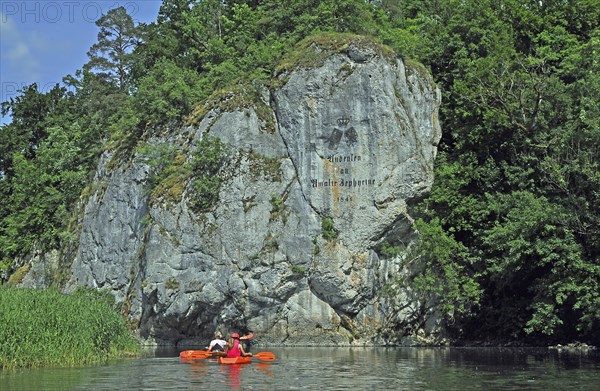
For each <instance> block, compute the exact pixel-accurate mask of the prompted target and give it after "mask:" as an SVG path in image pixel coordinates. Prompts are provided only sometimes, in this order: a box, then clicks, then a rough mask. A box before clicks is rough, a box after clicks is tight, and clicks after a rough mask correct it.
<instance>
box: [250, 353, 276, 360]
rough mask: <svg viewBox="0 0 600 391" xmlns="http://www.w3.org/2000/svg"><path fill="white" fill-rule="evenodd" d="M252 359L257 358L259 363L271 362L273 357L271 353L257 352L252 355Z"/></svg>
mask: <svg viewBox="0 0 600 391" xmlns="http://www.w3.org/2000/svg"><path fill="white" fill-rule="evenodd" d="M252 357H253V358H258V359H259V360H261V361H273V360H275V355H274V354H273V353H271V352H259V353H255V354H253V355H252Z"/></svg>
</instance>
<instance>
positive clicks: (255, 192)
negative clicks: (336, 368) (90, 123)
mask: <svg viewBox="0 0 600 391" xmlns="http://www.w3.org/2000/svg"><path fill="white" fill-rule="evenodd" d="M285 77H286V79H285V82H284V83H283V86H282V87H281V88H278V89H275V90H272V91H270V92H269V93H266V94H265V95H264V97H263V102H262V103H261V104H263V105H266V106H268V107H269V108H270V110H271V114H270V115H271V116H272V121H274V124H275V126H274V129H270V128H269V126H266V124H265V118H260V117H259V115H258V114H257V110H255V109H253V108H245V109H238V110H234V111H227V112H226V111H219V110H213V111H211V112H210V113H209V114H207V115H206V116H205V117H204V119H203V120H202V121H201V122H200V124H199V125H197V126H194V127H190V128H184V129H180V130H178V132H175V133H174V134H170V135H168V136H165V137H164V138H163V139H160V140H154V142H156V143H159V142H168V143H171V144H173V145H179V147H180V148H181V149H182V150H183V149H185V148H188V149H189V148H193V145H194V144H193V140H198V139H201V138H203V137H207V136H210V137H218V138H219V139H221V141H223V142H224V143H225V144H227V145H228V146H229V150H230V153H229V154H228V156H227V162H226V167H225V170H224V173H223V185H222V187H221V190H220V195H219V203H218V206H217V207H216V208H215V209H214V210H213V211H211V212H209V213H195V212H193V211H192V210H191V209H190V207H189V205H190V202H189V201H190V199H189V197H192V195H191V193H190V192H189V184H185V185H186V189H188V190H186V192H184V193H183V196H182V199H181V201H180V202H178V203H176V204H175V205H173V204H162V203H160V202H158V203H157V202H155V203H152V204H150V202H149V197H148V193H147V191H145V190H144V186H145V185H146V182H147V179H148V172H149V167H148V166H146V165H145V164H144V163H143V162H141V161H140V160H139V159H138V160H136V159H135V158H134V159H133V161H131V162H127V163H126V164H123V165H122V166H120V167H117V168H116V169H113V170H110V171H109V170H108V169H107V165H106V161H104V162H102V163H101V165H100V167H99V171H98V178H97V181H98V183H102V188H101V189H99V190H98V191H97V192H96V194H95V195H94V196H93V197H92V198H91V199H90V200H89V202H88V204H87V207H86V210H85V216H84V219H83V224H82V232H81V240H80V247H79V251H78V254H77V256H76V259H75V261H74V263H73V266H72V277H71V280H70V282H69V287H71V288H72V287H75V286H77V285H86V286H91V287H97V288H104V289H110V290H111V291H112V292H113V293H114V294H115V296H116V297H117V299H119V300H120V301H123V302H124V303H125V304H126V310H127V311H128V314H129V316H130V318H131V319H132V320H133V321H135V322H138V324H139V330H140V335H141V337H142V338H144V339H145V340H147V341H148V342H152V343H180V344H181V343H186V342H200V341H206V339H207V338H208V337H209V336H210V334H212V332H213V331H214V330H215V329H216V328H219V329H221V330H223V331H228V330H236V331H241V332H245V331H249V330H251V331H253V332H254V334H255V338H256V341H257V342H269V343H280V344H352V343H354V344H370V343H374V342H378V341H380V340H379V339H378V334H379V333H380V332H381V331H382V330H383V329H384V328H385V327H386V325H385V308H384V307H383V305H384V302H383V300H382V299H381V298H380V291H381V288H382V287H383V286H384V285H385V283H386V282H388V281H389V280H390V279H391V278H392V277H394V276H395V275H396V274H397V273H400V272H401V269H402V268H401V264H400V259H401V257H397V258H395V259H382V258H380V257H379V255H378V254H377V252H376V248H377V246H379V245H380V244H381V242H382V240H383V239H385V238H390V237H393V238H394V240H396V241H397V242H399V243H405V244H407V245H408V244H409V243H410V242H411V241H412V240H413V239H414V237H415V236H414V235H415V233H414V232H413V229H412V224H411V221H412V220H411V217H410V215H409V204H410V203H411V202H412V201H413V200H416V199H419V198H420V197H422V196H423V195H424V194H425V193H426V192H427V191H428V190H429V189H430V186H431V184H432V181H433V162H434V157H435V153H436V145H437V143H438V141H439V139H440V136H441V132H440V127H439V124H438V119H437V118H438V117H437V116H438V107H439V104H440V92H439V90H438V89H437V88H436V87H435V85H434V84H433V82H432V80H431V78H430V77H429V76H428V75H427V74H426V73H425V72H423V71H422V69H420V68H418V67H417V66H412V67H410V66H407V64H406V63H405V62H403V61H401V60H394V61H390V60H389V59H385V58H383V57H382V56H380V55H379V54H377V52H376V51H375V50H374V49H373V48H369V47H364V46H363V47H359V46H357V45H351V46H350V47H349V48H348V50H347V51H346V52H344V53H339V54H335V55H332V56H331V57H330V58H328V59H327V60H326V61H325V63H324V64H323V65H322V66H318V67H315V68H312V69H300V70H295V71H293V72H291V73H289V74H286V75H285ZM263 116H264V115H263ZM107 160H108V159H107ZM328 224H332V226H329V225H328Z"/></svg>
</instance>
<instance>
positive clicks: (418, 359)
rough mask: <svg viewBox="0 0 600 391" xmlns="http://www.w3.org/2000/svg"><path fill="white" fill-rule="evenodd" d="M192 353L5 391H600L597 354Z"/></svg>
mask: <svg viewBox="0 0 600 391" xmlns="http://www.w3.org/2000/svg"><path fill="white" fill-rule="evenodd" d="M181 350H184V349H174V348H159V349H152V350H148V351H146V352H145V354H144V356H143V357H142V358H139V359H132V360H122V361H117V362H112V363H109V364H106V365H100V366H95V367H85V368H61V369H57V368H55V369H25V370H18V371H14V372H0V389H1V390H3V391H4V390H27V391H29V390H48V391H53V390H56V391H64V390H86V391H88V390H123V389H128V390H347V389H353V390H380V389H394V390H481V389H488V390H515V389H519V390H600V377H598V376H597V375H598V370H599V369H600V357H599V355H598V354H597V353H589V354H566V353H561V352H557V351H552V350H548V349H505V348H397V349H392V348H341V347H336V348H324V347H319V348H310V347H306V348H304V347H293V348H280V347H272V348H259V347H254V348H253V349H252V351H254V352H255V353H256V352H259V351H270V352H273V353H274V354H275V355H276V356H277V359H276V360H275V361H272V362H264V361H260V360H258V359H256V358H255V359H254V360H253V362H252V363H251V364H245V365H219V364H218V362H217V360H216V359H213V358H207V359H204V360H194V361H189V362H182V361H181V360H180V359H179V352H180V351H181Z"/></svg>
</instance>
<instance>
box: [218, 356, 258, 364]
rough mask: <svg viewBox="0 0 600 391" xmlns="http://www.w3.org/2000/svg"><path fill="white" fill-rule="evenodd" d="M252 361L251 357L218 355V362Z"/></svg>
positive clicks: (242, 362)
mask: <svg viewBox="0 0 600 391" xmlns="http://www.w3.org/2000/svg"><path fill="white" fill-rule="evenodd" d="M251 362H252V357H242V356H239V357H232V358H229V357H219V364H227V365H232V364H250V363H251Z"/></svg>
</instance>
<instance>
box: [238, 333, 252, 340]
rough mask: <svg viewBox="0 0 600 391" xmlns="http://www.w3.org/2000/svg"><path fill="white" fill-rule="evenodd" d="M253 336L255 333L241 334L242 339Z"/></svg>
mask: <svg viewBox="0 0 600 391" xmlns="http://www.w3.org/2000/svg"><path fill="white" fill-rule="evenodd" d="M252 337H254V334H252V333H248V334H246V335H243V336H241V337H240V339H252Z"/></svg>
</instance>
